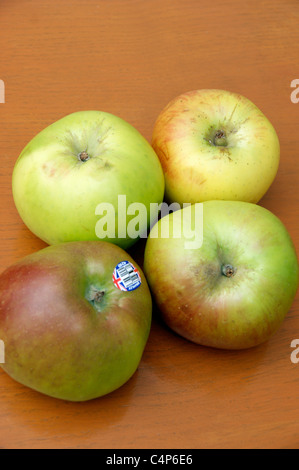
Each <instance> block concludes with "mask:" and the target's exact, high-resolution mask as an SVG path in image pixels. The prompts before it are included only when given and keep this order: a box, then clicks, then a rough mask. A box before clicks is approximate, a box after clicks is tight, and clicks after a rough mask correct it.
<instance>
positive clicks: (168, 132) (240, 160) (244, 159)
mask: <svg viewBox="0 0 299 470" xmlns="http://www.w3.org/2000/svg"><path fill="white" fill-rule="evenodd" d="M152 146H153V148H154V150H155V151H156V153H157V155H158V157H159V158H160V161H161V164H162V167H163V170H164V174H165V198H166V200H167V201H169V202H178V203H179V204H181V205H182V204H183V203H191V204H194V203H196V202H203V201H208V200H218V199H221V200H238V201H246V202H252V203H257V202H258V201H259V200H260V199H261V197H262V196H263V195H264V194H265V193H266V191H267V190H268V188H269V187H270V185H271V184H272V182H273V180H274V178H275V176H276V173H277V170H278V165H279V158H280V146H279V140H278V137H277V134H276V131H275V129H274V128H273V126H272V124H271V123H270V122H269V120H268V119H267V118H266V116H265V115H264V114H263V113H262V112H261V111H260V110H259V109H258V108H257V107H256V106H255V105H254V104H253V103H252V102H251V101H250V100H248V99H247V98H245V97H244V96H242V95H240V94H237V93H232V92H229V91H226V90H217V89H211V90H207V89H204V90H194V91H190V92H187V93H183V94H181V95H180V96H178V97H176V98H174V99H173V100H172V101H171V102H170V103H169V104H168V105H167V106H166V107H165V108H164V109H163V110H162V111H161V113H160V115H159V116H158V118H157V120H156V122H155V125H154V130H153V136H152Z"/></svg>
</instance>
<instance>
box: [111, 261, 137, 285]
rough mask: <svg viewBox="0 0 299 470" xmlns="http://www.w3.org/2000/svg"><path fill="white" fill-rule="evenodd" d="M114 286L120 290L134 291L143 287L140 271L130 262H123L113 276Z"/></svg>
mask: <svg viewBox="0 0 299 470" xmlns="http://www.w3.org/2000/svg"><path fill="white" fill-rule="evenodd" d="M112 280H113V284H114V285H115V287H117V288H118V289H120V290H123V291H132V290H135V289H137V288H138V287H139V286H140V285H141V277H140V274H139V271H138V269H137V268H135V266H134V265H133V264H132V263H130V261H121V262H120V263H118V265H117V266H116V267H115V269H114V271H113V275H112Z"/></svg>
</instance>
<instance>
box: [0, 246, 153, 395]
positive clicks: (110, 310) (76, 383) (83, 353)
mask: <svg viewBox="0 0 299 470" xmlns="http://www.w3.org/2000/svg"><path fill="white" fill-rule="evenodd" d="M0 298H1V302H0V338H1V341H2V342H3V343H2V344H4V345H5V363H4V364H1V366H2V367H3V369H4V370H5V371H6V372H7V373H8V374H9V375H10V376H11V377H12V378H13V379H15V380H16V381H18V382H20V383H22V384H23V385H26V386H28V387H30V388H32V389H34V390H37V391H39V392H41V393H43V394H46V395H49V396H51V397H55V398H60V399H63V400H68V401H86V400H90V399H93V398H97V397H100V396H102V395H105V394H107V393H110V392H112V391H113V390H116V389H117V388H119V387H120V386H122V385H123V384H124V383H125V382H126V381H128V380H129V378H130V377H131V376H132V375H133V374H134V373H135V371H136V369H137V367H138V365H139V362H140V360H141V357H142V354H143V351H144V348H145V345H146V342H147V339H148V336H149V332H150V326H151V316H152V299H151V294H150V291H149V288H148V285H147V282H146V279H145V277H144V274H143V272H142V271H141V269H140V268H139V267H138V265H137V264H136V263H135V261H133V259H132V258H131V257H130V256H129V255H128V254H127V253H126V252H125V251H124V250H123V249H122V248H120V247H118V246H117V245H114V244H112V243H109V242H104V241H82V242H80V241H79V242H67V243H62V244H58V245H52V246H48V247H46V248H44V249H42V250H40V251H38V252H36V253H33V254H31V255H28V256H26V257H25V258H23V259H22V260H20V261H18V262H16V263H15V264H14V265H12V266H10V267H8V268H7V269H6V270H5V271H4V272H3V273H2V274H1V276H0Z"/></svg>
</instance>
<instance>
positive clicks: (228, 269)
mask: <svg viewBox="0 0 299 470" xmlns="http://www.w3.org/2000/svg"><path fill="white" fill-rule="evenodd" d="M221 272H222V274H223V275H224V276H226V277H232V276H234V275H235V274H236V269H235V268H234V267H233V266H232V265H231V264H224V265H223V266H222V268H221Z"/></svg>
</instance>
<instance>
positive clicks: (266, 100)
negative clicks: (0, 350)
mask: <svg viewBox="0 0 299 470" xmlns="http://www.w3.org/2000/svg"><path fill="white" fill-rule="evenodd" d="M248 5H249V6H248ZM0 41H1V61H0V79H1V80H3V82H4V84H5V103H0V121H1V126H0V141H1V159H0V161H1V163H0V195H1V205H0V220H1V226H0V233H1V244H0V270H1V271H2V270H3V269H4V268H6V267H7V266H8V265H10V264H11V263H13V262H14V261H16V260H17V259H19V258H21V257H23V256H25V255H27V254H29V253H32V252H34V251H37V250H39V249H41V248H43V247H44V246H45V244H44V243H43V242H42V241H40V240H39V239H37V238H36V237H35V236H34V235H33V234H32V233H30V232H29V230H28V229H27V228H26V227H25V226H24V224H23V223H22V221H21V220H20V218H19V216H18V213H17V211H16V208H15V206H14V203H13V199H12V193H11V175H12V169H13V166H14V163H15V161H16V159H17V157H18V155H19V153H20V152H21V150H22V148H23V147H24V146H25V144H26V143H27V142H28V141H29V140H30V139H31V138H32V137H33V136H34V135H35V134H36V133H37V132H38V131H40V130H41V129H43V128H44V127H46V126H47V125H48V124H50V123H52V122H53V121H55V120H57V119H59V118H60V117H62V116H64V115H66V114H69V113H71V112H73V111H79V110H85V109H98V110H103V111H108V112H111V113H113V114H116V115H118V116H120V117H122V118H123V119H125V120H127V121H128V122H130V123H131V124H132V125H134V126H135V127H136V128H137V129H138V130H139V131H140V132H141V133H142V134H143V135H144V136H145V137H146V138H147V139H148V140H149V141H150V140H151V133H152V129H153V124H154V121H155V119H156V117H157V115H158V113H159V112H160V110H161V109H162V107H164V106H165V105H166V104H167V103H168V102H169V101H170V99H172V98H174V97H175V96H177V95H178V94H180V93H183V92H185V91H190V90H193V89H198V88H222V89H228V90H231V91H235V92H238V93H241V94H243V95H245V96H247V97H248V98H249V99H251V100H252V101H253V102H254V103H255V104H256V105H257V106H258V107H260V108H261V109H262V110H263V112H264V113H265V114H266V115H267V117H268V118H269V119H270V121H271V122H272V123H273V125H274V127H275V128H276V131H277V133H278V136H279V139H280V143H281V163H280V167H279V171H278V174H277V177H276V179H275V181H274V183H273V184H272V186H271V188H270V189H269V191H268V192H267V194H266V195H265V196H264V198H263V199H262V200H261V201H260V204H261V205H263V206H264V207H266V208H268V209H270V210H271V211H273V212H274V213H275V214H276V215H277V216H278V217H280V219H281V220H282V221H283V222H284V223H285V225H286V227H287V228H288V230H289V232H290V234H291V236H292V238H293V240H294V243H295V246H296V249H297V251H299V219H298V210H299V192H298V183H299V180H298V177H299V131H298V129H299V128H298V125H299V103H298V104H296V103H293V102H292V101H291V93H292V91H293V89H292V88H291V82H292V80H294V79H299V62H298V57H299V10H298V0H284V1H283V2H282V1H281V0H263V1H261V0H252V1H251V2H240V1H237V0H227V1H226V2H223V1H220V0H214V1H213V2H199V1H198V0H85V1H83V0H64V1H63V2H62V1H61V0H43V1H41V0H24V1H22V0H1V5H0ZM298 97H299V93H298ZM0 101H1V99H0ZM2 101H3V100H2ZM142 253H143V246H142V245H140V244H139V245H138V246H136V247H135V248H134V250H132V254H133V256H135V257H136V259H140V258H141V259H142ZM298 313H299V296H298V295H297V297H296V299H295V302H294V303H293V306H292V308H291V309H290V311H289V313H288V315H287V317H286V319H285V321H284V323H283V325H282V327H281V328H280V330H279V331H278V332H277V333H276V334H275V335H274V336H273V337H272V338H271V339H270V340H269V341H268V342H267V343H265V344H263V345H261V346H259V347H257V348H255V349H251V350H246V351H239V352H230V351H219V350H214V349H210V348H205V347H200V346H196V345H194V344H192V343H190V342H188V341H186V340H184V339H182V338H179V337H178V336H176V335H175V334H174V333H172V332H171V331H170V330H168V329H167V328H166V327H165V325H163V323H162V322H161V321H160V319H159V312H157V311H155V312H154V319H153V325H152V330H151V334H150V338H149V341H148V344H147V346H146V349H145V352H144V355H143V358H142V361H141V363H140V366H139V368H138V370H137V372H136V373H135V375H134V376H133V377H132V379H131V380H130V381H129V382H127V383H126V384H125V385H124V386H123V387H121V388H120V389H118V390H117V391H115V392H113V393H111V394H110V395H107V396H105V397H103V398H100V399H97V400H93V401H90V402H86V403H79V404H78V403H77V404H76V403H69V402H64V401H59V400H56V399H52V398H49V397H47V396H43V395H41V394H39V393H37V392H34V391H32V390H30V389H28V388H26V387H24V386H22V385H20V384H18V383H16V382H14V381H13V380H12V379H11V378H9V377H8V376H7V375H6V374H5V373H4V372H3V371H1V372H0V447H2V448H27V449H28V448H103V449H108V448H109V449H132V448H137V449H141V448H146V449H149V448H156V449H163V448H172V449H180V448H183V449H188V448H189V449H190V448H194V449H200V448H297V449H298V448H299V400H298V398H299V394H298V392H299V363H293V362H292V361H291V356H290V355H291V352H292V349H291V347H290V344H291V341H292V340H293V339H296V338H299V317H298Z"/></svg>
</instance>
